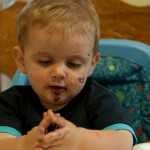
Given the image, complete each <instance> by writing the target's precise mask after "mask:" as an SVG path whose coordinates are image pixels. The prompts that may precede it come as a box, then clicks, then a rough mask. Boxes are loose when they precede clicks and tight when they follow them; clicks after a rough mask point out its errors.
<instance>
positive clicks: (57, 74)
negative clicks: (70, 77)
mask: <svg viewBox="0 0 150 150" xmlns="http://www.w3.org/2000/svg"><path fill="white" fill-rule="evenodd" d="M51 76H52V78H53V79H64V78H66V67H65V66H64V65H55V67H54V68H53V71H52V72H51Z"/></svg>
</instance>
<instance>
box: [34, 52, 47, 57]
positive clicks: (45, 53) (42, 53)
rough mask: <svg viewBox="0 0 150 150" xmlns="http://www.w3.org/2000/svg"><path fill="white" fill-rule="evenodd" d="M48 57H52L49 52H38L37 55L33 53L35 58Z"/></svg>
mask: <svg viewBox="0 0 150 150" xmlns="http://www.w3.org/2000/svg"><path fill="white" fill-rule="evenodd" d="M41 55H43V56H47V55H50V54H49V53H48V52H36V53H33V56H35V57H36V56H41Z"/></svg>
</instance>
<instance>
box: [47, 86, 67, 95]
mask: <svg viewBox="0 0 150 150" xmlns="http://www.w3.org/2000/svg"><path fill="white" fill-rule="evenodd" d="M49 89H50V90H51V91H52V92H53V93H57V94H60V93H62V92H63V91H65V90H66V88H65V87H63V86H49Z"/></svg>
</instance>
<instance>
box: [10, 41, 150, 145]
mask: <svg viewBox="0 0 150 150" xmlns="http://www.w3.org/2000/svg"><path fill="white" fill-rule="evenodd" d="M99 52H100V54H101V60H100V61H99V63H98V64H97V67H96V69H95V71H94V72H93V74H92V75H91V76H90V77H89V79H91V78H92V79H95V80H96V81H97V82H99V83H100V84H102V85H104V86H106V87H107V88H108V89H109V90H111V91H113V92H114V93H115V94H116V96H117V97H118V100H119V101H120V103H121V104H122V106H123V108H124V110H125V111H128V112H129V113H130V115H131V119H132V121H133V128H134V131H135V133H136V134H137V137H138V143H142V142H147V141H150V46H148V45H146V44H143V43H140V42H137V41H132V40H121V39H105V40H104V39H103V40H100V41H99ZM27 84H29V81H28V78H27V76H26V75H25V74H22V73H21V72H20V71H18V70H17V72H16V74H15V75H14V78H13V81H12V85H27Z"/></svg>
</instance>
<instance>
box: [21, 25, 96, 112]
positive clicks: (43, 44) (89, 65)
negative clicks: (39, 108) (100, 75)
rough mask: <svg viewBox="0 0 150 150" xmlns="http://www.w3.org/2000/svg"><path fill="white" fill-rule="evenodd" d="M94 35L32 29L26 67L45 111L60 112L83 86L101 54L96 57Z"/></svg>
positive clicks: (25, 59)
mask: <svg viewBox="0 0 150 150" xmlns="http://www.w3.org/2000/svg"><path fill="white" fill-rule="evenodd" d="M93 47H94V36H92V35H91V36H88V37H82V36H79V35H71V34H70V35H67V36H66V37H63V36H62V34H60V33H58V32H57V33H55V34H52V35H50V34H49V33H48V31H47V28H40V27H34V28H32V30H30V33H29V36H28V42H27V43H26V46H25V49H24V65H25V70H26V73H27V74H28V77H29V80H30V83H31V85H32V87H33V89H34V90H35V92H36V93H37V95H38V96H39V98H40V101H41V103H42V104H43V105H44V106H45V107H46V108H51V109H53V110H57V109H60V108H62V107H64V106H65V105H67V104H68V103H69V101H70V100H71V99H72V98H74V97H75V96H76V95H77V94H78V93H79V92H80V91H81V90H82V88H83V87H84V85H85V82H86V80H87V77H88V76H89V75H90V74H91V73H92V71H93V69H94V68H95V65H96V63H97V61H98V58H99V55H98V54H97V55H96V56H95V57H93Z"/></svg>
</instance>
